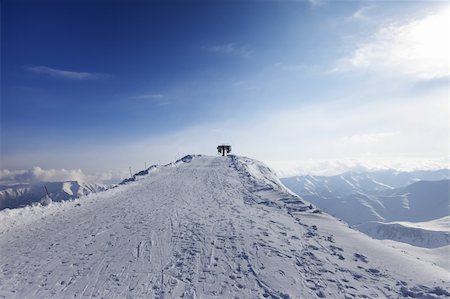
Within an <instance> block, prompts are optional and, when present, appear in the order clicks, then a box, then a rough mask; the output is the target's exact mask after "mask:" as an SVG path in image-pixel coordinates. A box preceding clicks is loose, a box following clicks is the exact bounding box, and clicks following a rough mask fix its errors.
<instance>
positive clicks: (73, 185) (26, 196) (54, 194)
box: [0, 181, 107, 210]
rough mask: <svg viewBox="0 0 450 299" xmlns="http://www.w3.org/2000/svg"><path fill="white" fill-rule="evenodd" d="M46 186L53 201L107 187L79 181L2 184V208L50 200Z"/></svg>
mask: <svg viewBox="0 0 450 299" xmlns="http://www.w3.org/2000/svg"><path fill="white" fill-rule="evenodd" d="M44 186H45V187H47V190H48V192H49V194H50V199H51V200H52V201H63V200H68V199H74V198H78V197H80V196H84V195H88V194H91V193H97V192H100V191H104V190H106V189H107V187H106V186H103V185H100V184H88V183H80V182H77V181H67V182H40V183H34V184H24V183H23V184H15V185H0V210H3V209H6V208H9V209H14V208H18V207H23V206H26V205H31V204H34V203H39V202H41V201H45V202H48V198H47V194H46V191H45V187H44Z"/></svg>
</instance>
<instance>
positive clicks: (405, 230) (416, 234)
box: [355, 216, 450, 248]
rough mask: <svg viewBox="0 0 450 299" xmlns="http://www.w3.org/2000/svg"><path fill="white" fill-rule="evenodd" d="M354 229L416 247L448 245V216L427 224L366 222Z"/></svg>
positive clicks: (449, 226)
mask: <svg viewBox="0 0 450 299" xmlns="http://www.w3.org/2000/svg"><path fill="white" fill-rule="evenodd" d="M355 228H356V229H358V230H359V231H361V232H363V233H365V234H367V235H369V236H371V237H373V238H375V239H380V240H385V239H389V240H394V241H398V242H403V243H408V244H411V245H414V246H418V247H425V248H436V247H442V246H448V245H450V216H447V217H443V218H441V219H437V220H433V221H428V222H405V221H396V222H386V223H383V222H366V223H363V224H360V225H358V226H356V227H355Z"/></svg>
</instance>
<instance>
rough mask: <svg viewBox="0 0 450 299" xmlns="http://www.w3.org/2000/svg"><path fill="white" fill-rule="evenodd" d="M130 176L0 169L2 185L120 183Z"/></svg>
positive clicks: (73, 171)
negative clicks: (66, 182) (73, 182)
mask: <svg viewBox="0 0 450 299" xmlns="http://www.w3.org/2000/svg"><path fill="white" fill-rule="evenodd" d="M127 176H129V174H128V172H127V171H126V170H115V171H107V172H103V173H97V174H85V173H84V172H83V171H82V170H81V169H79V168H78V169H42V168H41V167H37V166H35V167H33V168H31V169H26V170H8V169H0V184H11V183H38V182H61V181H78V182H88V183H103V184H112V183H118V182H120V181H121V180H123V179H124V178H125V177H127Z"/></svg>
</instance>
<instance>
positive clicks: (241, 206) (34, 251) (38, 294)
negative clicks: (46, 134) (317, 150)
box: [0, 156, 450, 298]
mask: <svg viewBox="0 0 450 299" xmlns="http://www.w3.org/2000/svg"><path fill="white" fill-rule="evenodd" d="M0 250H1V252H0V269H1V271H0V297H1V298H80V297H81V298H94V297H96V298H153V297H157V298H179V297H182V298H235V297H238V298H322V297H331V298H360V297H365V298H367V297H369V298H375V297H379V298H385V297H393V298H397V297H406V296H410V297H417V298H420V297H426V296H428V297H427V298H434V297H448V296H450V293H449V287H450V284H449V275H450V272H449V271H448V269H443V268H441V267H439V266H437V265H433V264H431V263H428V262H425V261H422V260H418V259H417V258H415V257H411V256H409V255H405V254H402V253H401V251H400V250H398V249H396V248H392V247H389V246H386V245H384V244H383V243H382V242H380V241H378V240H373V239H370V238H369V237H367V236H365V235H364V234H362V233H360V232H357V231H355V230H353V229H350V228H348V227H347V226H346V225H345V224H344V223H343V222H340V221H338V220H337V219H335V218H333V217H331V216H329V215H327V214H324V213H321V212H320V211H319V210H317V209H315V208H314V207H313V206H312V205H310V204H309V203H307V202H304V201H303V200H302V199H300V198H299V197H297V196H295V195H293V194H292V193H291V192H290V191H288V190H287V189H286V188H284V186H283V185H282V184H281V183H280V182H279V180H278V179H277V178H276V176H275V175H274V174H273V172H272V171H271V170H270V169H268V168H267V167H266V166H264V165H263V164H261V163H260V162H257V161H254V160H251V159H248V158H242V157H236V156H231V157H208V156H194V157H191V156H188V157H185V158H183V159H182V160H180V161H177V162H176V163H172V164H169V165H166V166H160V167H152V168H150V169H149V171H147V172H146V174H145V175H142V176H136V177H135V181H131V182H128V183H126V184H124V185H120V186H119V187H117V188H114V189H111V190H108V191H105V192H101V193H97V194H92V195H89V196H86V197H82V198H80V199H78V200H75V201H67V202H60V203H52V204H50V205H49V206H46V207H26V208H21V209H15V210H9V209H6V210H3V211H1V212H0Z"/></svg>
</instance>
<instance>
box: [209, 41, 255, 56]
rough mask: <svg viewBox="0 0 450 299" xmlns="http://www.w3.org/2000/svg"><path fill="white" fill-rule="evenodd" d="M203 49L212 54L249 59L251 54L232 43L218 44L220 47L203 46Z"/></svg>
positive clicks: (244, 48) (242, 47)
mask: <svg viewBox="0 0 450 299" xmlns="http://www.w3.org/2000/svg"><path fill="white" fill-rule="evenodd" d="M203 49H205V50H207V51H209V52H213V53H219V54H225V55H235V56H241V57H245V58H248V57H251V56H252V52H251V51H250V50H249V49H248V48H247V47H245V46H237V45H236V44H234V43H228V44H220V45H209V46H204V47H203Z"/></svg>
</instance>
